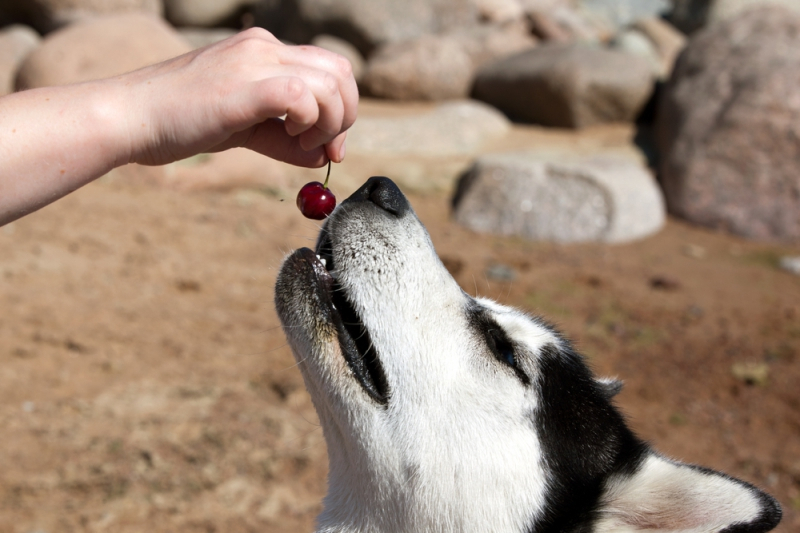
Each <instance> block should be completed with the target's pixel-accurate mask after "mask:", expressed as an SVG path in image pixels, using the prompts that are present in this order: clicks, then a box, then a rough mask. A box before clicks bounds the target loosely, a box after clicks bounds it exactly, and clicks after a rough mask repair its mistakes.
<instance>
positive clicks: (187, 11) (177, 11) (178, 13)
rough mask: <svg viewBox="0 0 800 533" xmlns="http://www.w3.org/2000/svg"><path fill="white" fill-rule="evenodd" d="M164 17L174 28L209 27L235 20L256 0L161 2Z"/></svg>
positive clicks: (179, 0) (168, 0)
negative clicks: (162, 3)
mask: <svg viewBox="0 0 800 533" xmlns="http://www.w3.org/2000/svg"><path fill="white" fill-rule="evenodd" d="M163 1H164V15H165V16H166V17H167V20H169V21H170V22H171V23H173V24H175V25H176V26H193V27H211V26H217V25H220V24H225V23H228V22H239V21H237V20H235V19H236V16H237V15H240V14H241V13H242V11H243V10H244V9H245V8H247V7H249V6H252V5H253V4H255V3H256V2H257V1H258V0H163Z"/></svg>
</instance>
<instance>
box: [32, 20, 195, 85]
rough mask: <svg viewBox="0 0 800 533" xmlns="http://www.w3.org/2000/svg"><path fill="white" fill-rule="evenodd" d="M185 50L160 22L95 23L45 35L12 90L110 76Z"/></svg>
mask: <svg viewBox="0 0 800 533" xmlns="http://www.w3.org/2000/svg"><path fill="white" fill-rule="evenodd" d="M189 50H191V46H190V45H189V43H188V42H187V41H186V40H185V39H183V37H181V36H180V34H179V33H178V32H177V31H175V30H174V29H173V28H171V27H170V26H169V25H167V24H166V23H165V22H164V21H163V20H161V19H160V18H156V17H153V16H149V15H144V14H140V13H128V14H122V15H109V16H105V17H96V18H93V19H89V20H85V21H82V22H78V23H76V24H72V25H70V26H68V27H66V28H64V29H61V30H58V31H56V32H53V33H51V34H49V35H48V36H47V37H46V38H45V39H44V40H43V41H42V44H41V45H40V46H39V47H38V48H37V49H36V50H34V51H33V52H32V53H31V54H30V55H28V57H27V59H25V61H24V62H23V64H22V66H21V67H20V69H19V72H18V74H17V81H16V85H17V87H18V88H21V89H26V88H34V87H43V86H47V85H65V84H68V83H77V82H81V81H88V80H93V79H99V78H107V77H110V76H116V75H118V74H122V73H125V72H128V71H131V70H136V69H138V68H141V67H144V66H146V65H150V64H152V63H157V62H159V61H163V60H165V59H169V58H171V57H175V56H177V55H180V54H183V53H185V52H188V51H189Z"/></svg>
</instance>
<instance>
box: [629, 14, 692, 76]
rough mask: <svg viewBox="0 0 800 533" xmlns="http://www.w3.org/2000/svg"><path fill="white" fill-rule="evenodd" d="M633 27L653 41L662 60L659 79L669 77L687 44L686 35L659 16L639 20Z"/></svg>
mask: <svg viewBox="0 0 800 533" xmlns="http://www.w3.org/2000/svg"><path fill="white" fill-rule="evenodd" d="M631 28H632V29H634V30H637V31H640V32H642V34H644V35H645V36H647V38H648V39H650V42H651V43H653V46H655V49H656V52H657V53H658V57H659V61H660V68H659V79H661V80H667V79H669V77H670V75H671V74H672V69H673V68H674V67H675V60H676V59H677V58H678V54H680V53H681V50H683V49H684V47H685V46H686V36H685V35H683V34H682V33H681V32H679V31H678V30H677V29H676V28H675V27H674V26H672V25H671V24H670V23H668V22H666V21H664V20H662V19H658V18H650V19H641V20H638V21H636V22H635V23H634V24H633V25H632V26H631Z"/></svg>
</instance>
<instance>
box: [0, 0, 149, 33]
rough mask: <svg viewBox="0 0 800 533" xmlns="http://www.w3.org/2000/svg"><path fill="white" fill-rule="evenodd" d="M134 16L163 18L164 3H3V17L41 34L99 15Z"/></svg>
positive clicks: (77, 0)
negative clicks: (129, 14)
mask: <svg viewBox="0 0 800 533" xmlns="http://www.w3.org/2000/svg"><path fill="white" fill-rule="evenodd" d="M131 12H136V13H146V14H149V15H153V16H161V15H162V13H163V4H162V0H35V1H34V0H0V14H2V13H5V14H6V15H7V16H9V17H11V18H12V19H15V20H21V21H24V22H25V23H27V24H30V25H31V26H33V27H35V28H36V29H37V30H39V31H40V32H41V33H48V32H51V31H53V30H56V29H58V28H61V27H63V26H66V25H68V24H72V23H73V22H77V21H80V20H85V19H88V18H91V17H94V16H98V15H113V14H121V13H131ZM0 18H2V17H0Z"/></svg>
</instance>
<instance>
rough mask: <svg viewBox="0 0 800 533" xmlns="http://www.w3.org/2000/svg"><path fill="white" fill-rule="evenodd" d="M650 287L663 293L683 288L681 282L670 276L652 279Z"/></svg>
mask: <svg viewBox="0 0 800 533" xmlns="http://www.w3.org/2000/svg"><path fill="white" fill-rule="evenodd" d="M650 287H652V288H653V289H657V290H662V291H675V290H678V289H680V288H681V282H680V281H678V280H677V279H675V278H671V277H669V276H653V277H652V278H650Z"/></svg>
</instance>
